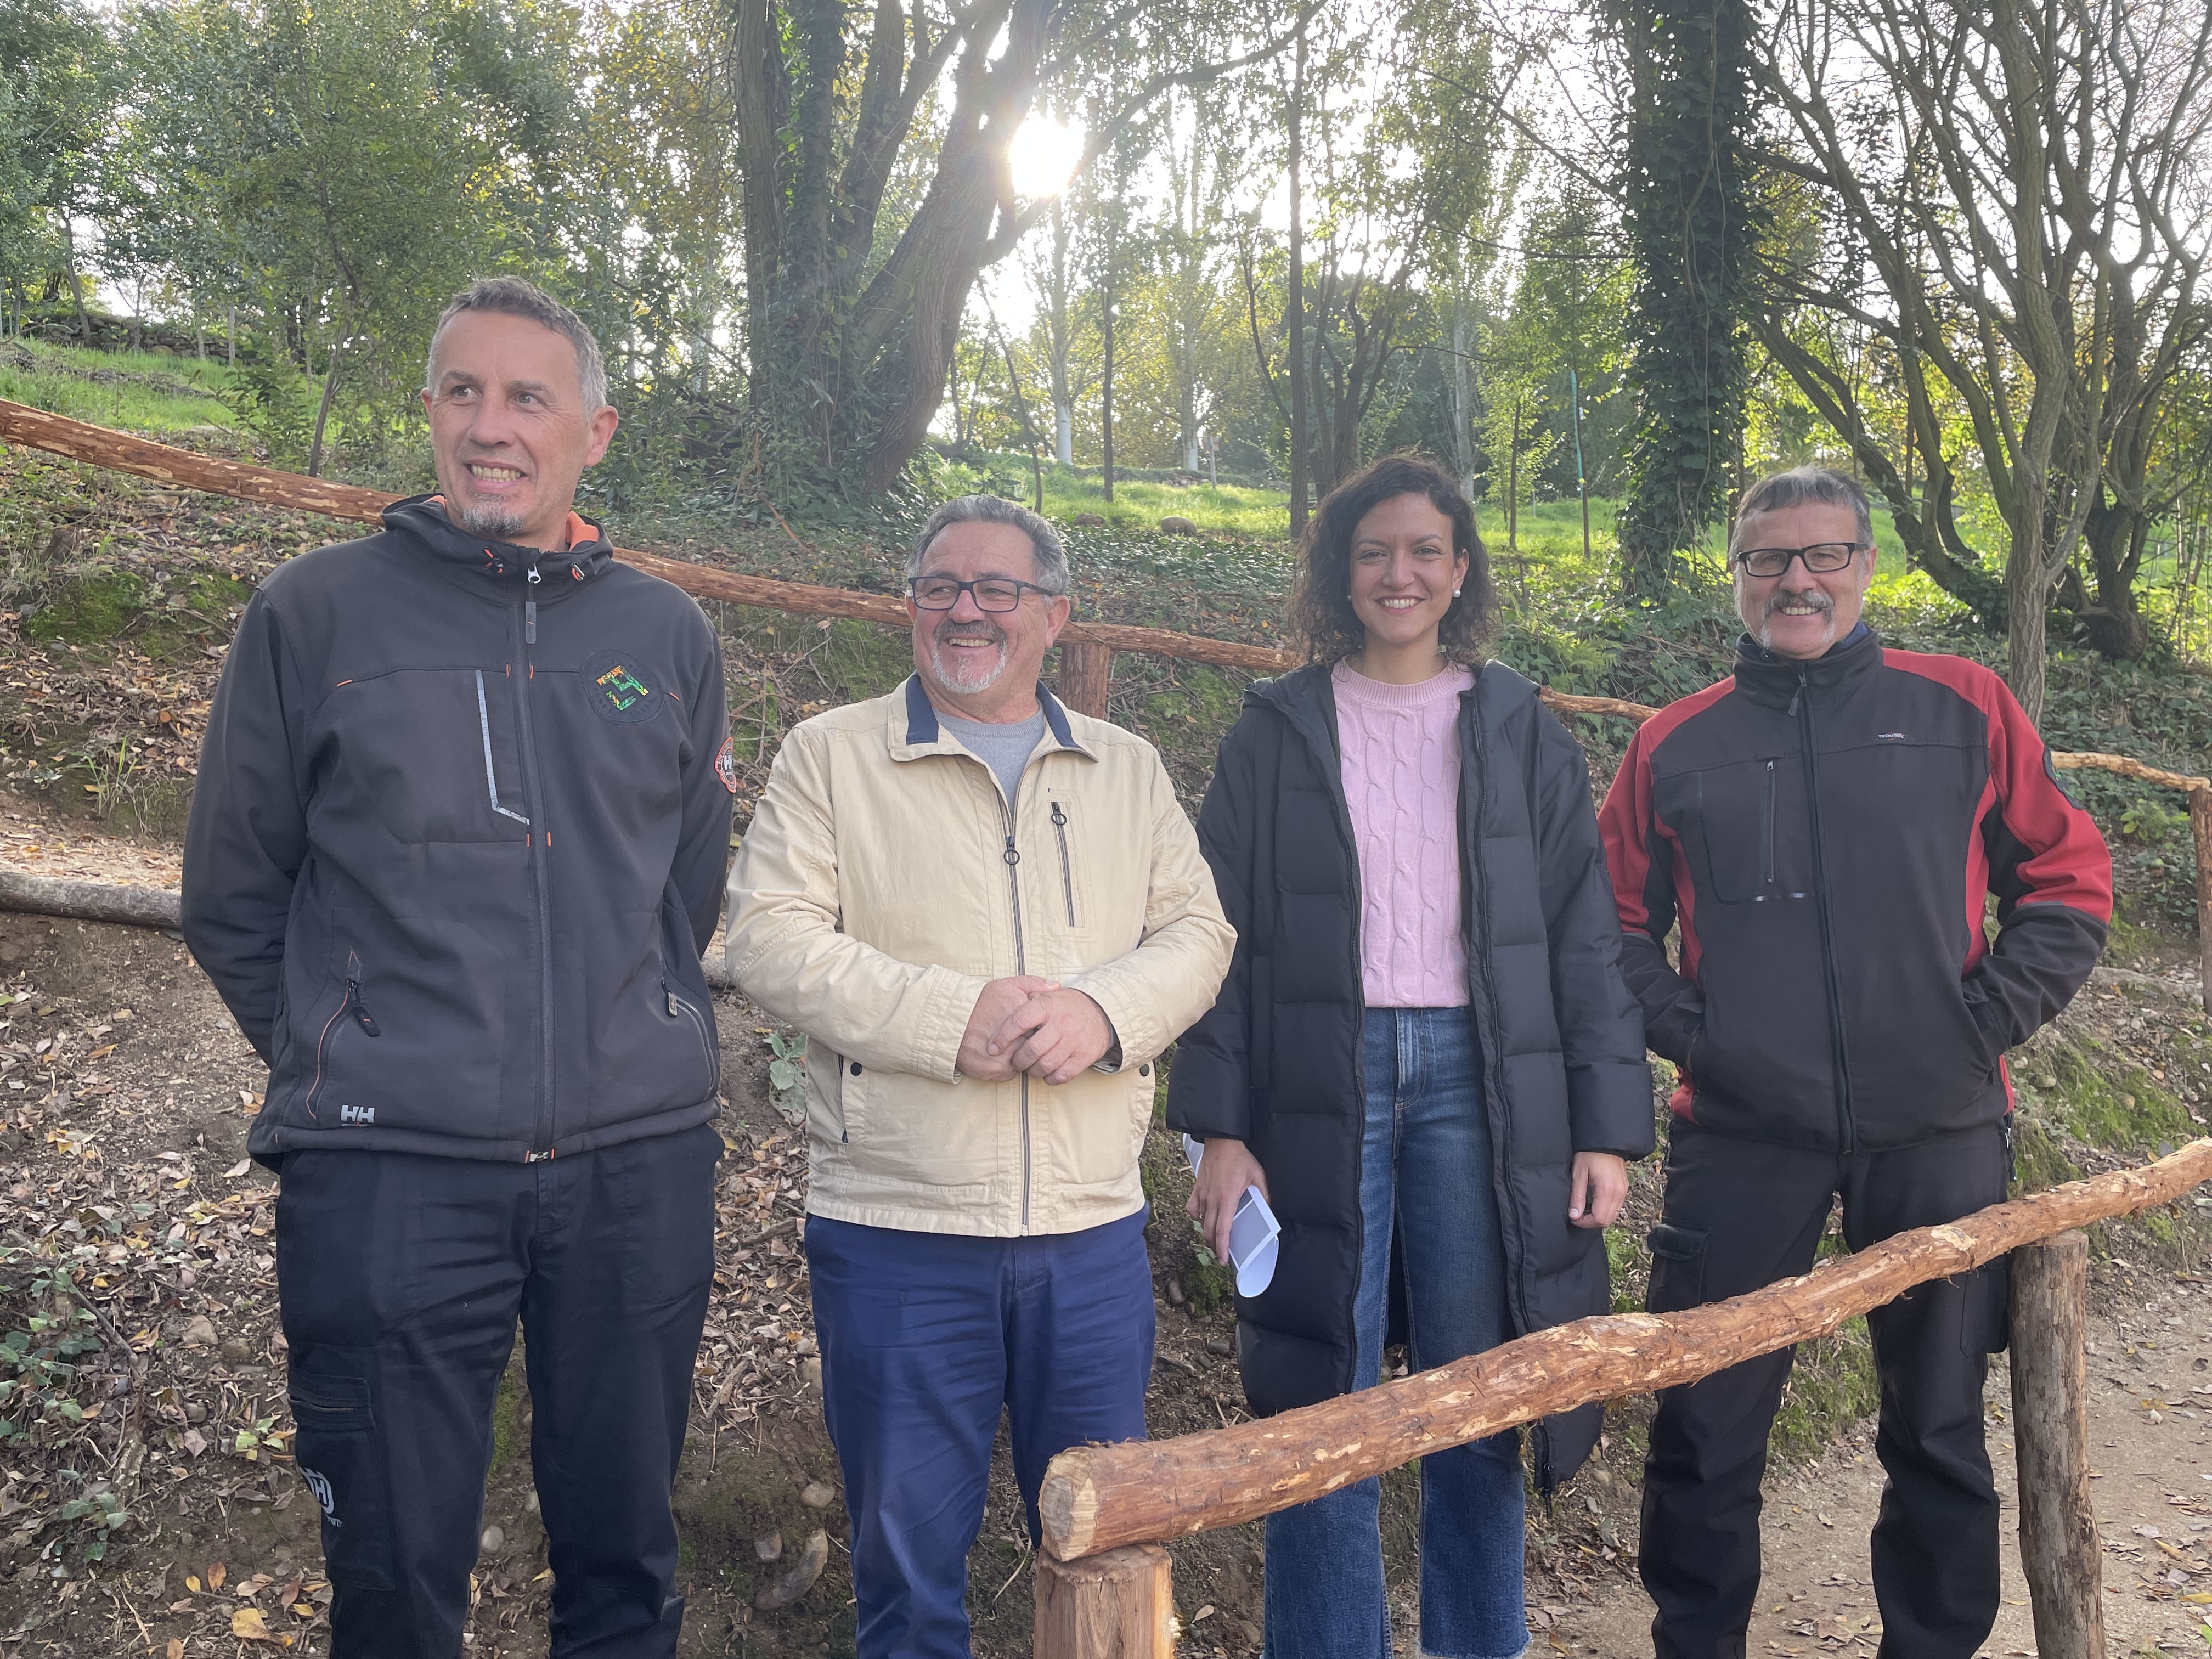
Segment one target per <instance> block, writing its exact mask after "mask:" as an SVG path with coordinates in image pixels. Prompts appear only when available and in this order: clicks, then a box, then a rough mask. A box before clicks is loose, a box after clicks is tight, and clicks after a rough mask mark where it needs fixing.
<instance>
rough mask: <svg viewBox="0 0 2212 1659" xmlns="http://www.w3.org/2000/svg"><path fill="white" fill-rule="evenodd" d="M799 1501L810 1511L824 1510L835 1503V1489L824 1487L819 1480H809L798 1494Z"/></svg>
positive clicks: (833, 1487)
mask: <svg viewBox="0 0 2212 1659" xmlns="http://www.w3.org/2000/svg"><path fill="white" fill-rule="evenodd" d="M836 1501H837V1489H836V1487H835V1486H823V1484H822V1483H821V1482H820V1481H819V1480H810V1481H808V1482H807V1483H806V1486H805V1490H804V1491H802V1492H800V1493H799V1502H800V1503H802V1504H805V1505H806V1507H807V1508H808V1509H810V1510H826V1509H828V1508H829V1506H830V1505H831V1504H834V1503H836Z"/></svg>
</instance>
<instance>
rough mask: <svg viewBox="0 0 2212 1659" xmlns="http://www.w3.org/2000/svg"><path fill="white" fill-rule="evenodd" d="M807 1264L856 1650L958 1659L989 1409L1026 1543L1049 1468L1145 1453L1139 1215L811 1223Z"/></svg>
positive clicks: (1144, 1301)
mask: <svg viewBox="0 0 2212 1659" xmlns="http://www.w3.org/2000/svg"><path fill="white" fill-rule="evenodd" d="M806 1266H807V1272H808V1274H809V1276H810V1277H811V1279H812V1281H813V1292H814V1326H815V1331H816V1333H817V1335H818V1336H819V1337H820V1339H821V1342H822V1403H823V1416H824V1417H825V1418H826V1419H828V1422H829V1439H830V1443H832V1444H833V1445H835V1446H836V1449H837V1464H838V1468H840V1469H841V1470H842V1472H843V1474H844V1476H845V1509H846V1512H847V1513H848V1515H849V1516H851V1517H852V1523H853V1532H852V1538H853V1595H854V1599H855V1601H856V1602H857V1603H858V1606H857V1614H858V1619H859V1627H858V1629H857V1630H856V1631H855V1632H854V1649H855V1650H856V1651H857V1653H858V1655H859V1659H967V1655H968V1652H969V1643H968V1608H967V1600H966V1598H967V1589H968V1551H969V1547H970V1546H971V1545H973V1544H974V1543H975V1534H976V1533H977V1531H978V1530H979V1529H980V1528H981V1526H982V1524H983V1490H984V1482H985V1480H987V1477H988V1476H989V1474H990V1470H991V1442H992V1439H993V1437H994V1436H995V1435H996V1434H997V1432H998V1428H999V1415H1000V1411H1001V1410H1003V1411H1005V1412H1006V1414H1007V1416H1008V1417H1009V1419H1011V1420H1010V1422H1009V1424H1008V1427H1009V1429H1010V1430H1011V1431H1012V1443H1013V1460H1014V1480H1015V1482H1016V1484H1017V1485H1018V1486H1020V1487H1021V1492H1022V1501H1023V1503H1024V1505H1025V1506H1026V1507H1027V1509H1028V1511H1029V1523H1030V1537H1031V1538H1035V1537H1036V1531H1037V1514H1036V1497H1037V1488H1038V1486H1040V1485H1042V1482H1043V1480H1044V1470H1045V1465H1046V1464H1047V1463H1048V1462H1051V1461H1052V1459H1053V1457H1054V1455H1056V1454H1058V1453H1060V1452H1062V1451H1065V1450H1066V1449H1067V1448H1068V1447H1070V1446H1073V1445H1078V1444H1080V1443H1082V1442H1084V1441H1086V1440H1141V1439H1143V1438H1144V1437H1145V1385H1146V1382H1147V1381H1148V1380H1149V1379H1150V1377H1151V1376H1152V1317H1153V1310H1152V1267H1151V1265H1150V1263H1149V1261H1147V1260H1146V1254H1145V1212H1143V1211H1141V1210H1139V1212H1137V1213H1136V1214H1134V1215H1133V1216H1127V1217H1124V1218H1122V1219H1121V1220H1119V1221H1111V1222H1109V1223H1107V1224H1106V1225H1104V1226H1103V1227H1091V1228H1088V1229H1086V1230H1085V1231H1082V1232H1077V1233H1058V1234H1048V1235H1046V1236H1044V1237H1036V1238H974V1237H965V1236H957V1235H951V1234H945V1233H919V1232H908V1231H902V1230H898V1229H894V1228H889V1227H863V1226H858V1225H854V1224H853V1223H851V1222H848V1221H832V1220H829V1218H826V1217H823V1216H811V1217H809V1218H808V1219H807V1223H806Z"/></svg>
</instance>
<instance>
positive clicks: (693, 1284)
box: [276, 1124, 721, 1659]
mask: <svg viewBox="0 0 2212 1659" xmlns="http://www.w3.org/2000/svg"><path fill="white" fill-rule="evenodd" d="M720 1154H721V1138H720V1134H719V1133H717V1132H716V1130H715V1129H714V1126H713V1125H711V1124H704V1125H701V1126H700V1127H696V1128H692V1129H687V1130H684V1131H683V1132H682V1133H678V1134H672V1135H665V1136H661V1137H658V1138H655V1139H647V1140H634V1141H629V1142H625V1143H623V1144H622V1145H620V1146H607V1147H602V1148H600V1149H599V1150H598V1151H596V1152H582V1153H578V1154H575V1155H574V1156H570V1157H565V1158H548V1159H545V1160H544V1161H543V1162H541V1163H537V1164H489V1163H481V1162H476V1161H472V1160H468V1159H463V1158H429V1157H422V1156H418V1155H416V1154H412V1153H405V1152H322V1151H313V1152H291V1153H288V1154H287V1155H286V1156H285V1158H284V1163H283V1188H282V1189H281V1191H280V1193H279V1194H278V1197H277V1200H276V1241H277V1253H276V1273H277V1285H278V1289H279V1292H280V1295H281V1297H282V1299H283V1319H284V1336H285V1340H287V1341H288V1342H289V1344H290V1348H291V1354H290V1358H291V1364H290V1376H289V1391H290V1395H291V1403H292V1414H293V1417H294V1419H295V1422H296V1423H297V1425H298V1427H299V1436H298V1439H297V1442H296V1449H297V1452H298V1456H299V1468H300V1475H301V1480H304V1481H305V1482H306V1483H307V1488H308V1490H309V1491H310V1492H312V1493H313V1495H314V1497H315V1498H316V1500H317V1501H318V1502H319V1504H321V1505H322V1509H323V1553H324V1557H325V1561H326V1563H327V1565H328V1568H329V1571H330V1579H331V1590H332V1595H333V1599H332V1601H331V1632H332V1635H331V1652H332V1654H333V1656H334V1659H386V1656H390V1659H403V1656H404V1659H454V1656H458V1655H459V1653H460V1651H461V1645H462V1644H461V1632H462V1627H463V1625H464V1623H465V1620H466V1619H467V1617H468V1611H469V1573H470V1570H471V1568H472V1567H474V1566H475V1565H476V1560H477V1533H478V1529H479V1528H481V1527H482V1525H483V1499H484V1481H485V1478H486V1476H487V1474H488V1473H489V1469H490V1466H491V1455H492V1407H493V1403H494V1401H495V1397H496V1395H497V1392H498V1389H499V1381H500V1377H501V1375H502V1374H503V1373H504V1372H505V1370H506V1369H507V1359H508V1357H509V1355H510V1354H511V1353H512V1352H513V1346H514V1331H515V1323H516V1321H517V1319H518V1317H519V1318H520V1322H521V1326H522V1330H523V1334H524V1337H525V1339H526V1349H525V1364H526V1369H527V1372H528V1376H529V1381H530V1399H531V1407H532V1419H533V1420H532V1431H531V1441H530V1455H531V1466H532V1473H533V1474H535V1476H536V1478H537V1482H538V1502H539V1508H540V1510H541V1512H542V1514H543V1516H544V1523H545V1531H546V1534H547V1539H548V1543H549V1547H550V1557H551V1562H550V1564H551V1566H552V1570H553V1606H552V1630H553V1642H552V1651H553V1653H554V1654H555V1655H556V1659H569V1656H581V1655H586V1654H588V1655H591V1656H593V1659H617V1656H619V1659H648V1656H650V1659H665V1656H668V1655H672V1654H673V1653H674V1652H675V1651H676V1636H677V1631H678V1626H679V1624H680V1623H681V1621H682V1619H683V1613H684V1604H683V1601H682V1600H681V1598H679V1597H678V1596H677V1595H675V1590H674V1583H675V1573H676V1522H675V1517H674V1516H673V1514H672V1512H671V1508H670V1501H669V1495H670V1490H671V1486H672V1485H673V1484H674V1481H675V1479H676V1465H677V1460H678V1457H679V1456H680V1455H681V1454H682V1452H683V1449H684V1417H685V1413H686V1412H687V1410H688V1408H689V1406H690V1397H691V1370H692V1365H693V1364H694V1362H695V1361H696V1359H697V1358H698V1352H699V1334H700V1329H701V1327H702V1324H703V1323H704V1322H705V1319H706V1309H707V1290H708V1281H709V1279H711V1278H712V1276H713V1274H714V1164H715V1160H716V1159H717V1158H719V1157H720Z"/></svg>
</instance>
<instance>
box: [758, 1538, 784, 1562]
mask: <svg viewBox="0 0 2212 1659" xmlns="http://www.w3.org/2000/svg"><path fill="white" fill-rule="evenodd" d="M753 1553H754V1554H755V1555H757V1556H758V1557H760V1559H762V1560H763V1561H773V1560H775V1559H776V1558H777V1557H778V1556H780V1555H781V1554H782V1553H783V1534H781V1533H780V1532H772V1533H769V1534H767V1535H765V1536H764V1537H760V1538H756V1539H754V1540H753Z"/></svg>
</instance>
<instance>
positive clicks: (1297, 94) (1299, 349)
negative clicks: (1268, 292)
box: [1283, 12, 1306, 543]
mask: <svg viewBox="0 0 2212 1659" xmlns="http://www.w3.org/2000/svg"><path fill="white" fill-rule="evenodd" d="M1293 51H1294V52H1296V53H1297V57H1296V59H1295V61H1294V64H1293V66H1292V68H1291V110H1290V138H1291V270H1290V277H1289V283H1290V292H1289V293H1288V294H1287V295H1285V296H1284V306H1283V333H1284V337H1285V340H1286V342H1287V343H1288V347H1289V349H1288V352H1287V354H1286V355H1287V356H1288V358H1289V362H1288V363H1287V364H1286V367H1287V368H1288V369H1289V371H1290V376H1291V410H1290V415H1291V541H1292V542H1294V543H1295V542H1297V541H1298V540H1299V539H1300V538H1303V537H1304V535H1305V533H1306V247H1305V225H1304V217H1303V216H1304V205H1305V204H1304V202H1303V201H1302V200H1301V199H1300V196H1299V189H1300V185H1301V181H1302V177H1303V174H1302V167H1303V158H1302V157H1301V156H1300V155H1299V153H1298V151H1299V148H1300V146H1301V145H1302V144H1304V142H1305V100H1306V15H1305V14H1304V12H1301V13H1299V15H1298V34H1297V44H1296V46H1294V47H1293Z"/></svg>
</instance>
